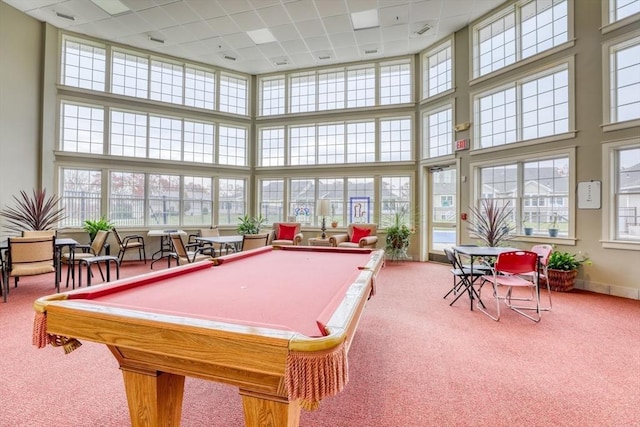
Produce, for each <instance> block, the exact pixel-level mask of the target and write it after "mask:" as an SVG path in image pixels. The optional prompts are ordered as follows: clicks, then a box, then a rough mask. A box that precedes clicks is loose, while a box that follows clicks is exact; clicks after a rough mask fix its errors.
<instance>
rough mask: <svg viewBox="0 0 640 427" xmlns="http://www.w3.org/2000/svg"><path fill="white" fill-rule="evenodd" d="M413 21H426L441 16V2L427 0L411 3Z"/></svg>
mask: <svg viewBox="0 0 640 427" xmlns="http://www.w3.org/2000/svg"><path fill="white" fill-rule="evenodd" d="M410 16H411V21H412V22H417V21H426V20H428V19H438V18H439V17H440V2H439V1H426V2H419V3H412V4H411V15H410Z"/></svg>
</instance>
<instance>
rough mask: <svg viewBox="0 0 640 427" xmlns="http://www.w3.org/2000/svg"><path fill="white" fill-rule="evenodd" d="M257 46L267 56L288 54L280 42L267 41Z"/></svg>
mask: <svg viewBox="0 0 640 427" xmlns="http://www.w3.org/2000/svg"><path fill="white" fill-rule="evenodd" d="M256 47H257V48H258V50H259V51H260V52H262V54H263V55H264V56H265V57H267V58H271V57H275V56H285V55H287V52H286V51H285V50H284V49H283V48H282V46H280V43H265V44H261V45H258V46H256Z"/></svg>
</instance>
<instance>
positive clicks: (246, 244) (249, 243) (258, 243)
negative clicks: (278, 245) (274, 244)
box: [241, 233, 271, 251]
mask: <svg viewBox="0 0 640 427" xmlns="http://www.w3.org/2000/svg"><path fill="white" fill-rule="evenodd" d="M270 235H271V233H263V234H245V235H244V236H242V249H241V250H242V251H248V250H251V249H256V248H261V247H263V246H267V242H268V241H269V236H270Z"/></svg>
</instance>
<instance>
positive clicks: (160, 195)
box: [147, 174, 180, 226]
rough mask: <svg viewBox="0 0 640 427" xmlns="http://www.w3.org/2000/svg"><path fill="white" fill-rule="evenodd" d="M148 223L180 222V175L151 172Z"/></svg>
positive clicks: (172, 223)
mask: <svg viewBox="0 0 640 427" xmlns="http://www.w3.org/2000/svg"><path fill="white" fill-rule="evenodd" d="M148 183H149V197H148V199H149V204H148V206H149V209H148V211H147V215H148V216H147V224H149V225H150V226H154V225H178V224H180V176H178V175H167V174H149V175H148Z"/></svg>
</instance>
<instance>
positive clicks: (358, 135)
mask: <svg viewBox="0 0 640 427" xmlns="http://www.w3.org/2000/svg"><path fill="white" fill-rule="evenodd" d="M375 157H376V124H375V122H373V121H371V122H355V123H347V163H366V162H373V161H374V160H375Z"/></svg>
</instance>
